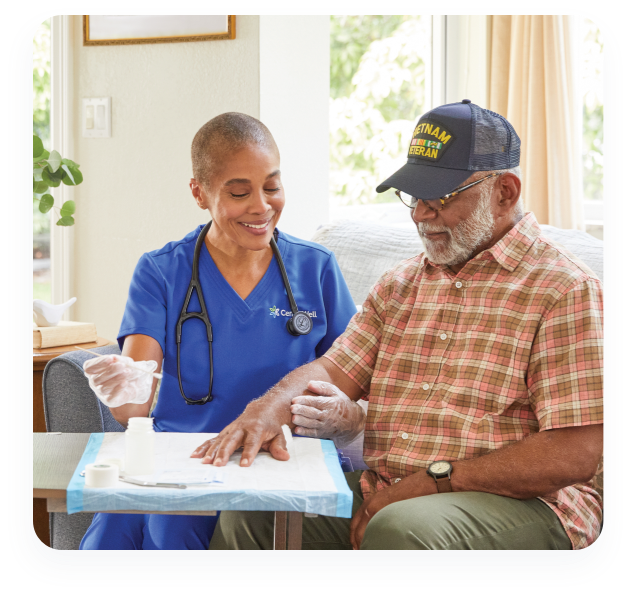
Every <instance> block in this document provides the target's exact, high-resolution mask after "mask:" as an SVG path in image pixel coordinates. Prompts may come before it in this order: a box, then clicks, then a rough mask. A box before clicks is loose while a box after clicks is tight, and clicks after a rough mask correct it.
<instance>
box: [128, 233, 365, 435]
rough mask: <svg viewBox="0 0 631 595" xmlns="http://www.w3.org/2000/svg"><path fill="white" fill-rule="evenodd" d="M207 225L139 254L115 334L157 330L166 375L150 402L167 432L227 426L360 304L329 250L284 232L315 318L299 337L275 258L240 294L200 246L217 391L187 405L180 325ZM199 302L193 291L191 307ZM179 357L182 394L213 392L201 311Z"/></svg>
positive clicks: (327, 341) (325, 343)
mask: <svg viewBox="0 0 631 595" xmlns="http://www.w3.org/2000/svg"><path fill="white" fill-rule="evenodd" d="M202 227H203V225H200V226H199V227H198V228H197V229H196V230H194V231H192V232H191V233H189V234H188V235H186V236H185V237H184V238H183V239H182V240H180V241H177V242H170V243H168V244H167V245H166V246H164V248H161V249H160V250H154V251H153V252H147V253H146V254H144V255H143V256H142V257H141V258H140V260H139V262H138V265H137V266H136V270H135V271H134V275H133V277H132V280H131V285H130V288H129V297H128V299H127V305H126V307H125V314H124V316H123V322H122V324H121V328H120V331H119V334H118V343H119V345H120V347H121V349H122V348H123V343H124V341H125V337H126V336H127V335H134V334H141V335H148V336H150V337H153V338H154V339H155V340H156V341H157V342H158V343H159V344H160V347H162V353H163V355H164V362H163V365H162V373H163V375H164V376H163V378H162V384H161V386H160V393H159V396H158V403H157V405H156V407H155V409H154V411H153V417H154V418H155V422H154V425H155V427H156V429H157V430H158V431H162V432H219V431H221V430H222V429H223V428H224V427H225V426H227V425H228V424H229V423H231V422H232V421H234V420H235V419H236V418H237V417H238V416H239V415H240V414H241V413H242V412H243V410H244V409H245V407H246V405H247V404H248V403H249V402H250V401H252V400H253V399H256V398H258V397H260V396H261V395H262V394H264V393H265V392H266V391H267V390H268V389H269V388H270V387H272V386H273V385H274V384H276V383H277V382H278V381H279V380H280V379H281V378H283V376H285V375H286V374H287V373H288V372H290V371H291V370H293V369H295V368H297V367H299V366H301V365H303V364H306V363H307V362H310V361H313V360H314V359H315V358H317V357H319V356H321V355H323V354H324V353H325V352H326V351H327V350H328V348H329V347H330V346H331V345H332V343H333V341H335V339H336V338H337V337H338V336H339V335H340V334H341V333H342V332H343V331H344V330H345V329H346V325H347V324H348V322H349V320H350V319H351V317H352V316H353V315H354V314H355V312H356V308H355V305H354V303H353V300H352V298H351V295H350V292H349V290H348V287H347V286H346V282H345V281H344V278H343V277H342V273H341V271H340V268H339V265H338V264H337V261H336V260H335V256H334V255H333V253H332V252H331V251H330V250H327V249H326V248H324V247H323V246H320V245H319V244H315V243H313V242H307V241H305V240H301V239H298V238H295V237H292V236H289V235H287V234H285V233H282V232H279V234H278V241H277V244H278V248H279V250H280V253H281V256H282V258H283V262H284V263H285V268H286V269H287V275H288V277H289V282H290V284H291V288H292V291H293V293H294V298H295V300H296V303H297V305H298V309H299V310H303V311H306V312H308V313H309V314H310V316H311V320H312V322H313V330H312V331H311V333H309V334H308V335H303V336H300V337H295V336H293V335H291V334H290V333H289V331H288V330H287V328H286V323H287V320H288V317H289V316H290V315H291V307H290V305H289V299H288V297H287V293H286V291H285V286H284V285H283V279H282V276H281V273H280V269H279V267H278V263H277V262H276V259H275V258H272V260H271V263H270V265H269V268H268V269H267V272H266V273H265V275H264V276H263V278H262V279H261V280H260V281H259V283H258V285H257V286H256V287H255V288H254V290H253V291H252V293H250V295H249V296H248V297H247V298H246V299H245V300H243V299H241V297H239V295H238V294H237V293H236V292H235V291H234V289H232V287H231V286H230V285H229V284H228V282H227V281H226V280H225V279H224V277H223V275H222V274H221V273H220V272H219V269H218V268H217V266H216V265H215V262H214V261H213V259H212V258H211V256H210V254H209V252H208V249H207V248H206V245H204V246H203V248H202V250H201V254H200V264H199V277H200V282H201V285H202V292H203V294H204V300H205V302H206V308H207V310H208V317H209V318H210V322H211V324H212V327H213V343H212V347H213V364H214V380H213V392H212V394H213V400H212V401H211V402H209V403H207V404H205V405H187V404H186V402H185V401H184V399H183V398H182V396H181V394H180V388H179V384H178V377H177V346H176V343H175V327H176V324H177V321H178V318H179V316H180V311H181V309H182V305H183V303H184V300H185V298H186V291H187V289H188V285H189V282H190V280H191V273H192V262H193V252H194V248H195V241H196V240H197V237H198V235H199V233H200V232H201V230H202ZM200 310H201V309H200V307H199V300H198V298H197V294H196V292H193V297H192V298H191V302H190V304H189V308H188V311H189V312H192V311H197V312H199V311H200ZM180 362H181V375H182V383H183V386H184V392H185V394H186V396H187V397H188V398H189V399H201V398H203V397H204V396H205V395H206V394H207V393H208V382H209V368H210V366H209V360H208V340H207V338H206V327H205V326H204V324H203V322H202V321H201V320H196V319H191V320H188V321H187V322H185V323H184V325H183V330H182V343H181V356H180Z"/></svg>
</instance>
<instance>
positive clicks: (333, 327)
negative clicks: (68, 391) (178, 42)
mask: <svg viewBox="0 0 631 595" xmlns="http://www.w3.org/2000/svg"><path fill="white" fill-rule="evenodd" d="M191 153H192V162H193V175H194V178H193V179H191V181H190V188H191V191H192V193H193V196H194V198H195V201H196V202H197V205H198V206H199V207H200V208H201V209H202V210H208V211H209V213H210V216H211V218H212V224H211V226H210V228H209V229H208V231H207V234H206V237H205V238H204V239H203V246H201V251H200V254H199V279H200V285H201V289H202V294H203V299H204V302H205V304H206V309H207V311H208V317H209V319H210V322H211V324H212V339H213V341H212V370H213V381H212V392H211V397H212V398H209V399H207V402H206V403H205V404H203V405H200V404H188V403H187V401H185V399H184V397H183V396H182V391H181V390H180V384H179V381H178V364H177V360H178V357H177V344H176V327H177V324H178V320H179V319H180V314H181V311H182V306H183V304H184V302H185V300H186V295H187V289H188V287H189V283H190V281H191V274H192V270H193V254H194V249H195V244H196V241H197V239H198V237H199V235H200V232H201V231H202V229H203V228H204V225H200V226H198V227H197V228H196V229H194V230H193V231H192V232H190V233H189V234H187V235H186V236H184V238H182V239H181V240H177V241H174V242H170V243H168V244H167V245H166V246H164V247H163V248H160V249H158V250H154V251H153V252H148V253H146V254H144V255H143V256H142V257H141V258H140V261H139V262H138V265H137V266H136V270H135V271H134V275H133V278H132V280H131V285H130V288H129V296H128V299H127V305H126V308H125V314H124V316H123V321H122V324H121V328H120V332H119V335H118V342H119V345H120V347H121V350H122V355H123V356H124V357H128V358H131V360H135V361H136V362H141V364H140V365H142V366H144V367H145V368H146V369H147V370H153V369H154V368H156V369H157V371H161V372H162V373H163V379H162V384H161V386H160V393H159V396H158V400H157V405H156V406H155V408H154V410H153V412H152V413H151V415H152V416H153V418H154V426H155V428H156V431H162V432H219V431H221V430H222V429H223V428H224V427H225V426H227V425H228V424H229V423H231V422H232V421H234V420H235V419H236V418H237V417H238V416H239V414H240V413H241V412H242V411H243V410H244V409H245V407H246V405H247V404H248V403H249V402H250V401H252V400H253V399H255V398H257V397H259V396H261V395H262V394H264V393H265V392H266V391H267V390H268V389H269V388H270V387H272V386H273V385H274V384H276V383H277V382H278V381H279V380H280V379H281V378H282V377H283V376H285V375H286V374H287V373H288V372H290V371H291V370H293V369H294V368H297V367H299V366H301V365H303V364H305V363H307V362H309V361H312V360H313V359H315V358H317V357H320V356H321V355H323V354H324V353H325V352H326V351H327V349H328V348H329V347H330V346H331V344H332V343H333V341H334V340H335V339H336V338H337V337H338V335H340V334H341V333H342V332H343V331H344V330H345V328H346V325H347V324H348V322H349V320H350V318H351V317H352V316H353V314H354V313H355V312H356V308H355V305H354V304H353V300H352V298H351V295H350V292H349V291H348V288H347V286H346V283H345V281H344V279H343V277H342V274H341V272H340V269H339V266H338V264H337V262H336V260H335V257H334V255H333V254H332V253H331V252H330V251H329V250H327V249H326V248H324V247H322V246H320V245H318V244H314V243H312V242H308V241H305V240H301V239H298V238H295V237H292V236H290V235H287V234H285V233H283V232H282V231H277V228H276V226H277V224H278V221H279V219H280V216H281V213H282V211H283V207H284V206H285V195H284V191H283V185H282V182H281V172H280V155H279V152H278V148H277V146H276V143H275V142H274V139H273V137H272V135H271V133H270V132H269V130H268V129H267V128H266V127H265V125H264V124H262V123H261V122H259V121H258V120H256V119H255V118H252V117H250V116H247V115H245V114H239V113H226V114H222V115H220V116H217V117H216V118H213V119H212V120H210V121H209V122H207V123H206V124H205V125H204V126H202V128H200V130H199V131H198V132H197V134H196V135H195V138H194V140H193V144H192V150H191ZM307 183H308V180H305V184H307ZM275 232H276V233H275ZM274 235H276V240H275V241H276V244H277V246H278V251H279V256H280V259H279V258H278V257H275V255H274V252H273V250H272V247H271V245H270V242H271V240H272V238H273V237H274ZM280 260H282V262H283V263H284V266H285V268H286V272H287V277H288V281H289V283H290V287H291V290H292V292H293V296H294V298H295V302H296V304H297V306H298V309H299V310H301V311H304V312H306V313H307V315H308V316H309V318H310V320H311V323H312V329H311V331H310V332H309V333H308V334H302V335H295V334H292V333H290V332H289V330H288V328H287V321H288V320H289V319H290V318H291V316H292V308H291V304H290V300H289V297H288V293H287V291H286V288H285V287H286V284H285V282H284V280H283V276H282V272H281V268H280V266H281V265H280ZM200 310H201V308H200V301H199V296H198V295H197V292H196V291H193V293H192V296H191V300H190V303H189V306H188V309H187V311H188V312H194V311H196V312H199V311H200ZM303 325H304V321H303ZM180 349H181V353H180V358H179V359H180V371H179V376H180V377H181V381H182V389H183V392H184V395H186V397H187V399H189V400H193V401H202V400H204V397H206V396H207V395H208V393H209V384H210V370H211V362H210V358H209V342H208V338H207V330H206V326H205V325H204V323H203V322H202V321H201V320H199V319H195V318H191V319H189V320H187V321H186V322H185V323H184V325H183V327H182V336H181V346H180ZM121 359H122V358H121V357H120V356H102V357H98V358H93V359H91V360H88V361H87V362H86V364H85V366H84V369H85V371H86V374H87V376H88V378H89V380H90V385H91V386H92V388H93V389H94V390H95V392H96V394H97V396H99V398H101V400H102V401H103V402H104V403H105V404H106V405H108V406H109V407H110V409H111V412H112V414H113V416H114V418H115V419H116V420H117V421H118V422H120V423H121V424H122V425H123V426H126V425H127V422H128V420H129V418H130V417H143V416H147V415H149V414H150V408H151V398H150V396H151V395H152V394H153V392H154V391H155V385H156V381H153V386H152V385H151V382H150V381H149V380H150V376H149V375H148V374H143V373H141V372H137V371H134V370H131V369H130V368H128V367H125V366H124V365H123V364H122V363H121ZM151 362H156V363H157V366H156V364H155V363H151ZM147 379H149V380H147ZM272 448H273V445H272ZM217 518H218V517H200V516H181V515H125V514H96V515H95V517H94V520H93V522H92V525H91V526H90V528H89V529H88V531H87V533H86V535H85V536H84V538H83V540H82V542H81V549H206V548H207V547H208V544H209V542H210V538H211V536H212V533H213V530H214V528H215V524H216V522H217Z"/></svg>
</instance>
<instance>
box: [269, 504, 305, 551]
mask: <svg viewBox="0 0 631 595" xmlns="http://www.w3.org/2000/svg"><path fill="white" fill-rule="evenodd" d="M274 549H275V550H300V549H302V513H301V512H285V511H276V513H275V514H274Z"/></svg>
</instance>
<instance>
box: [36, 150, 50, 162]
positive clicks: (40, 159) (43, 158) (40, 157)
mask: <svg viewBox="0 0 631 595" xmlns="http://www.w3.org/2000/svg"><path fill="white" fill-rule="evenodd" d="M49 156H50V153H49V152H48V151H46V150H44V152H43V153H42V154H41V155H38V156H37V157H33V163H40V162H45V161H46V159H48V157H49Z"/></svg>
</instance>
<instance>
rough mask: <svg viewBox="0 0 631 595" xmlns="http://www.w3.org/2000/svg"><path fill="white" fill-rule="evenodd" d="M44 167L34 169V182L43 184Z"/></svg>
mask: <svg viewBox="0 0 631 595" xmlns="http://www.w3.org/2000/svg"><path fill="white" fill-rule="evenodd" d="M43 169H44V168H43V167H34V168H33V181H34V182H41V181H42V171H43Z"/></svg>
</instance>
